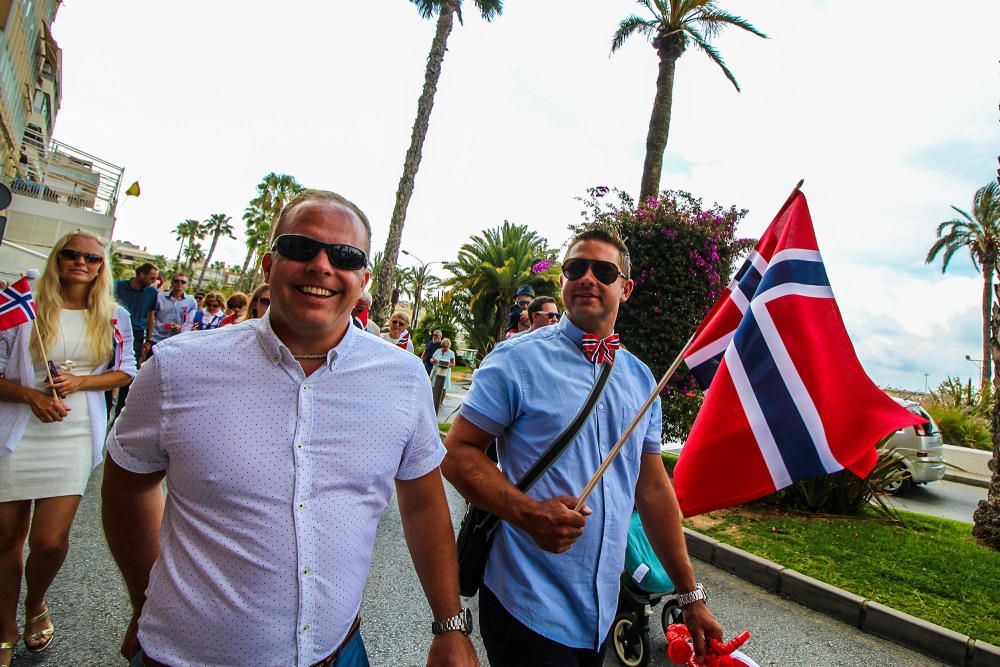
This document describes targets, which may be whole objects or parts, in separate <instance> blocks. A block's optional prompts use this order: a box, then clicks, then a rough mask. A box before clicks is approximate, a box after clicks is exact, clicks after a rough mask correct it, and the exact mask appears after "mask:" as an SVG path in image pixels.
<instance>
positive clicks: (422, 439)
mask: <svg viewBox="0 0 1000 667" xmlns="http://www.w3.org/2000/svg"><path fill="white" fill-rule="evenodd" d="M413 361H414V362H415V366H416V367H417V370H416V371H415V374H414V377H420V382H414V383H413V390H412V391H413V401H412V405H414V406H415V407H416V411H417V414H416V417H415V419H414V420H413V424H414V426H413V433H412V434H411V435H410V439H409V441H408V442H407V443H406V447H405V448H404V449H403V456H402V460H401V461H400V462H399V469H398V470H397V471H396V479H398V480H408V479H417V478H418V477H423V476H424V475H426V474H427V473H429V472H430V471H432V470H434V469H435V468H437V467H438V466H439V465H441V461H442V460H443V459H444V454H445V448H444V445H443V444H441V435H440V434H439V432H438V422H437V411H436V410H434V399H433V398H432V396H431V388H430V384H429V383H427V382H425V381H424V380H423V377H421V376H425V375H426V373H424V372H423V371H424V368H423V365H422V362H421V361H419V360H418V359H416V358H415V357H414V358H413ZM418 371H419V375H418V374H417V373H418Z"/></svg>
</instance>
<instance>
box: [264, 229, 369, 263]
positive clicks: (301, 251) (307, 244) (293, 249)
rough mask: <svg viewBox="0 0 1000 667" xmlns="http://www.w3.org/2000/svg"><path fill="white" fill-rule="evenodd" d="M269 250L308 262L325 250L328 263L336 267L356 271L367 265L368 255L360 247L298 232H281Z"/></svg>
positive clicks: (296, 260) (291, 258) (294, 259)
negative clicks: (329, 241) (331, 241)
mask: <svg viewBox="0 0 1000 667" xmlns="http://www.w3.org/2000/svg"><path fill="white" fill-rule="evenodd" d="M271 250H273V251H276V252H277V253H278V254H280V255H281V256H282V257H287V258H288V259H290V260H292V261H295V262H308V261H310V260H311V259H312V258H313V257H315V256H316V255H317V253H319V251H320V250H325V251H326V256H327V258H328V259H329V260H330V264H332V265H333V266H335V267H337V268H338V269H344V270H346V271H358V270H359V269H363V268H365V267H366V266H368V255H366V254H365V251H364V250H361V249H360V248H355V247H354V246H352V245H347V244H346V243H323V242H322V241H317V240H316V239H314V238H310V237H308V236H300V235H298V234H282V235H281V236H279V237H278V238H276V239H274V243H273V244H271Z"/></svg>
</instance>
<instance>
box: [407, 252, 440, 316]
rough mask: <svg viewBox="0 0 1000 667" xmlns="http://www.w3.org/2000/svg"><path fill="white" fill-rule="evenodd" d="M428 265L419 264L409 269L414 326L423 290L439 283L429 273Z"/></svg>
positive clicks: (418, 314)
mask: <svg viewBox="0 0 1000 667" xmlns="http://www.w3.org/2000/svg"><path fill="white" fill-rule="evenodd" d="M428 266H429V265H427V264H421V265H420V266H415V267H413V269H411V270H410V287H411V288H412V289H413V326H414V327H416V326H417V323H418V321H419V317H420V298H421V296H422V295H423V292H424V290H430V289H434V288H435V287H437V286H438V285H439V284H441V281H440V280H438V278H437V277H436V276H434V275H432V274H431V272H430V270H429V269H428V268H427V267H428Z"/></svg>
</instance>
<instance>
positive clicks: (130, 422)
mask: <svg viewBox="0 0 1000 667" xmlns="http://www.w3.org/2000/svg"><path fill="white" fill-rule="evenodd" d="M128 348H129V349H131V345H129V346H128ZM160 364H161V360H160V356H159V355H156V356H154V357H153V358H152V359H150V360H149V361H147V362H146V363H145V364H143V365H142V368H141V369H140V370H139V373H138V375H136V377H135V380H134V381H133V382H132V387H131V388H130V389H129V394H128V402H127V403H126V405H125V409H123V410H122V413H121V415H120V416H119V417H118V419H117V420H115V424H114V426H113V427H112V428H111V433H109V434H108V439H107V442H106V445H107V448H108V454H109V455H110V456H111V458H112V459H114V462H115V463H117V464H118V465H120V466H121V467H122V468H125V469H126V470H129V471H131V472H135V473H140V474H145V473H151V472H157V471H159V470H165V469H166V467H167V462H168V457H167V452H166V451H164V450H163V448H162V446H161V442H162V433H163V427H164V424H163V414H164V410H163V400H164V394H165V389H164V377H163V372H162V368H161V365H160ZM123 370H124V369H123Z"/></svg>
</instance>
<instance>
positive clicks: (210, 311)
mask: <svg viewBox="0 0 1000 667" xmlns="http://www.w3.org/2000/svg"><path fill="white" fill-rule="evenodd" d="M202 303H203V304H204V307H203V308H199V309H198V310H196V311H194V312H192V313H188V315H187V319H185V320H184V324H183V325H181V333H183V332H185V331H206V330H208V329H218V328H219V327H221V326H222V320H223V319H225V317H226V313H225V311H223V310H222V308H223V306H224V305H225V300H224V299H223V298H222V295H221V294H219V293H218V292H209V293H208V294H206V295H205V298H204V299H203V300H202Z"/></svg>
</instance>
